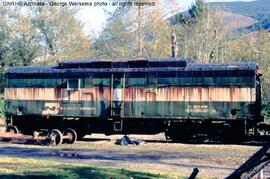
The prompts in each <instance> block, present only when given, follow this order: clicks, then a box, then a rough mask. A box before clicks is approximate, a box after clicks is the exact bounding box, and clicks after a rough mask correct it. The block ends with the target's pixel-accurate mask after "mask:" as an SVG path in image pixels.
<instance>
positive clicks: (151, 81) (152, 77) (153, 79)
mask: <svg viewBox="0 0 270 179" xmlns="http://www.w3.org/2000/svg"><path fill="white" fill-rule="evenodd" d="M147 83H148V85H150V86H156V85H157V76H156V73H148V76H147Z"/></svg>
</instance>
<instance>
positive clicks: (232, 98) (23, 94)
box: [5, 87, 256, 102]
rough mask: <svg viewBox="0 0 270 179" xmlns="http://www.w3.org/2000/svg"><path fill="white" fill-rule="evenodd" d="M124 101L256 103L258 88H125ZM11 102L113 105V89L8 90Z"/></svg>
mask: <svg viewBox="0 0 270 179" xmlns="http://www.w3.org/2000/svg"><path fill="white" fill-rule="evenodd" d="M123 95H124V96H123V99H124V101H186V102H188V101H193V102H196V101H197V102H198V101H220V102H222V101H224V102H255V99H256V90H255V88H237V87H231V88H202V87H194V88H191V87H190V88H179V87H172V88H125V90H124V94H123ZM5 98H6V99H7V100H53V101H111V88H84V89H80V90H67V89H61V88H6V89H5Z"/></svg>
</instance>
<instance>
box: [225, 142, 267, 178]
mask: <svg viewBox="0 0 270 179" xmlns="http://www.w3.org/2000/svg"><path fill="white" fill-rule="evenodd" d="M269 149H270V142H268V143H267V144H265V145H264V146H263V147H262V148H261V149H260V150H259V151H258V152H256V153H255V154H254V155H253V156H251V157H250V158H249V159H248V160H247V161H246V162H245V163H244V164H242V165H241V166H240V167H239V168H238V169H236V170H235V171H234V172H233V173H232V174H230V175H229V176H228V177H227V178H226V179H234V178H244V179H248V178H252V177H253V176H255V175H256V174H257V173H258V172H260V170H262V169H263V168H264V167H265V166H266V165H268V164H269V163H270V153H269Z"/></svg>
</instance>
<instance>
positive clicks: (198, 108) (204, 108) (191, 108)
mask: <svg viewBox="0 0 270 179" xmlns="http://www.w3.org/2000/svg"><path fill="white" fill-rule="evenodd" d="M185 111H186V112H197V113H206V112H209V108H208V105H188V106H187V107H186V109H185Z"/></svg>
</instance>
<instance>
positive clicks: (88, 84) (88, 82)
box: [84, 76, 93, 88]
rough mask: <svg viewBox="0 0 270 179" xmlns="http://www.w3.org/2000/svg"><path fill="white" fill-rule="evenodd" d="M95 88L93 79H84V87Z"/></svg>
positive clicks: (90, 77)
mask: <svg viewBox="0 0 270 179" xmlns="http://www.w3.org/2000/svg"><path fill="white" fill-rule="evenodd" d="M92 86H93V77H92V76H89V77H86V78H85V79H84V87H85V88H87V87H92Z"/></svg>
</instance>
